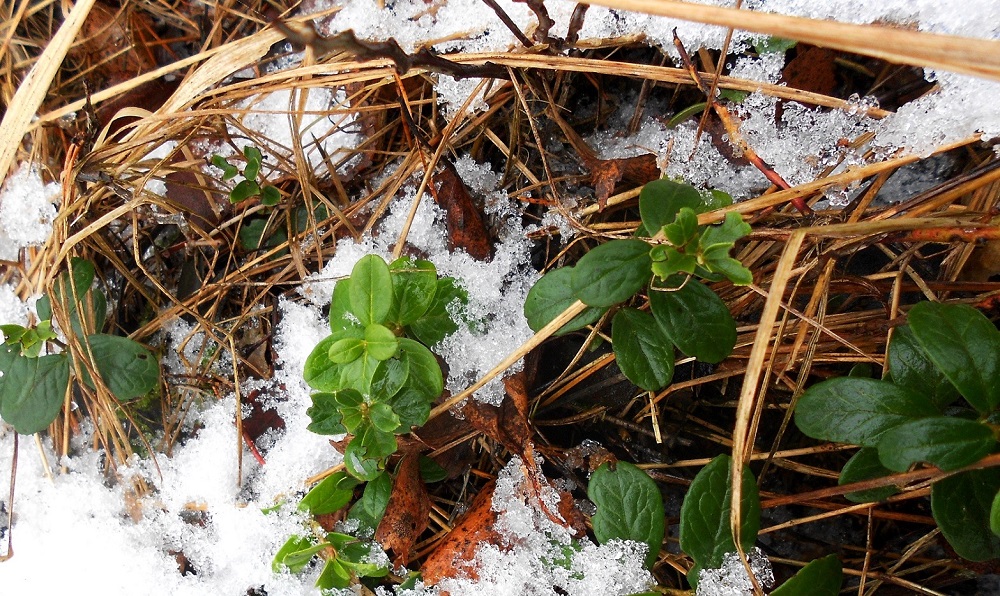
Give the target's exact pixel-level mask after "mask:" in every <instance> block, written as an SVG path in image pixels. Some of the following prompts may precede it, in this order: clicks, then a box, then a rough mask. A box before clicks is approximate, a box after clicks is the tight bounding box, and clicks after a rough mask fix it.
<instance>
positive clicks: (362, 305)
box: [350, 255, 393, 325]
mask: <svg viewBox="0 0 1000 596" xmlns="http://www.w3.org/2000/svg"><path fill="white" fill-rule="evenodd" d="M350 292H351V312H353V313H354V316H356V317H357V318H358V320H359V321H361V324H362V325H371V324H372V323H382V322H383V321H385V319H386V316H387V315H388V314H389V308H390V307H391V306H392V299H393V290H392V278H391V277H390V275H389V266H388V265H386V264H385V261H384V260H382V257H380V256H378V255H366V256H364V257H361V260H359V261H358V262H357V264H356V265H355V266H354V269H353V270H352V271H351V286H350Z"/></svg>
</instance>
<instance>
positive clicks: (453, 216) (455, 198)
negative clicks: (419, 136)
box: [434, 164, 493, 261]
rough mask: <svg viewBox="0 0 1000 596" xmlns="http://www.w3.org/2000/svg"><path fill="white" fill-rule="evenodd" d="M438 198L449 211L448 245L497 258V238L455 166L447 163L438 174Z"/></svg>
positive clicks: (480, 257) (483, 257)
mask: <svg viewBox="0 0 1000 596" xmlns="http://www.w3.org/2000/svg"><path fill="white" fill-rule="evenodd" d="M434 184H435V188H436V189H437V190H436V191H434V200H435V201H437V204H438V205H439V206H440V207H441V208H442V209H444V210H445V212H446V213H447V226H448V247H449V248H450V249H452V250H455V249H457V248H461V249H464V250H465V251H466V252H467V253H469V255H470V256H471V257H472V258H474V259H478V260H480V261H488V260H490V259H492V258H493V242H492V241H491V240H490V233H489V230H487V229H486V222H485V220H484V218H483V214H482V213H481V212H480V211H479V208H478V207H476V205H475V204H474V203H473V202H472V195H471V194H469V189H468V188H466V186H465V183H464V182H462V179H461V178H460V177H459V176H458V172H456V171H455V168H454V166H452V165H451V164H445V167H444V169H443V170H441V171H440V172H438V173H437V174H435V175H434Z"/></svg>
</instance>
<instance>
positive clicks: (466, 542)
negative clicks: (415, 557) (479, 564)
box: [420, 481, 503, 585]
mask: <svg viewBox="0 0 1000 596" xmlns="http://www.w3.org/2000/svg"><path fill="white" fill-rule="evenodd" d="M494 489H496V481H493V482H490V483H489V484H487V485H486V486H484V487H483V488H482V489H481V490H480V491H479V494H477V495H476V498H475V499H474V500H473V501H472V505H471V506H470V507H469V510H468V511H466V512H465V513H464V514H462V516H461V517H459V518H458V520H457V521H456V523H455V526H454V527H453V528H452V530H451V532H449V533H448V535H447V536H446V537H445V538H444V540H442V541H441V542H440V543H439V544H438V545H437V547H436V548H435V549H434V550H433V551H432V552H431V554H430V555H428V556H427V558H426V559H425V560H424V563H423V565H421V566H420V572H421V575H422V576H423V580H424V581H425V582H426V583H428V584H430V585H434V584H436V583H438V582H440V581H441V580H443V579H445V578H449V577H469V578H472V579H476V578H477V577H478V574H477V573H476V569H475V568H474V567H473V566H472V565H471V563H472V560H473V559H475V557H476V551H477V550H479V547H480V545H482V544H492V545H495V546H497V547H501V548H502V547H503V537H502V536H501V535H500V533H499V532H497V531H496V528H495V525H496V521H497V512H496V511H493V491H494Z"/></svg>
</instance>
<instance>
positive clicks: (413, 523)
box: [375, 451, 431, 565]
mask: <svg viewBox="0 0 1000 596" xmlns="http://www.w3.org/2000/svg"><path fill="white" fill-rule="evenodd" d="M430 513H431V501H430V498H429V497H428V496H427V485H426V484H424V481H423V479H422V478H421V477H420V454H419V453H418V452H416V451H409V452H407V453H406V454H405V455H403V461H402V462H400V464H399V472H398V473H397V474H396V479H395V480H394V481H393V483H392V494H391V496H390V497H389V504H388V505H387V506H386V509H385V515H384V516H382V521H381V522H380V523H379V525H378V530H376V532H375V540H377V541H378V542H379V543H380V544H381V545H382V547H383V548H385V549H386V550H389V549H392V552H393V553H395V555H396V558H395V559H394V560H393V562H394V563H395V564H396V565H406V563H407V561H408V560H409V558H410V552H411V551H412V550H413V545H414V544H416V543H417V538H419V537H420V535H421V534H422V533H423V532H424V530H426V529H427V521H428V516H429V515H430Z"/></svg>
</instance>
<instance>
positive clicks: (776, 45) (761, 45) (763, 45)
mask: <svg viewBox="0 0 1000 596" xmlns="http://www.w3.org/2000/svg"><path fill="white" fill-rule="evenodd" d="M798 43H799V42H797V41H795V40H794V39H785V38H784V37H775V36H773V35H772V36H769V37H765V38H763V39H759V40H757V41H755V42H754V44H753V49H755V50H757V53H758V54H784V53H785V52H787V51H788V50H790V49H792V48H794V47H795V46H796V44H798Z"/></svg>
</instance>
